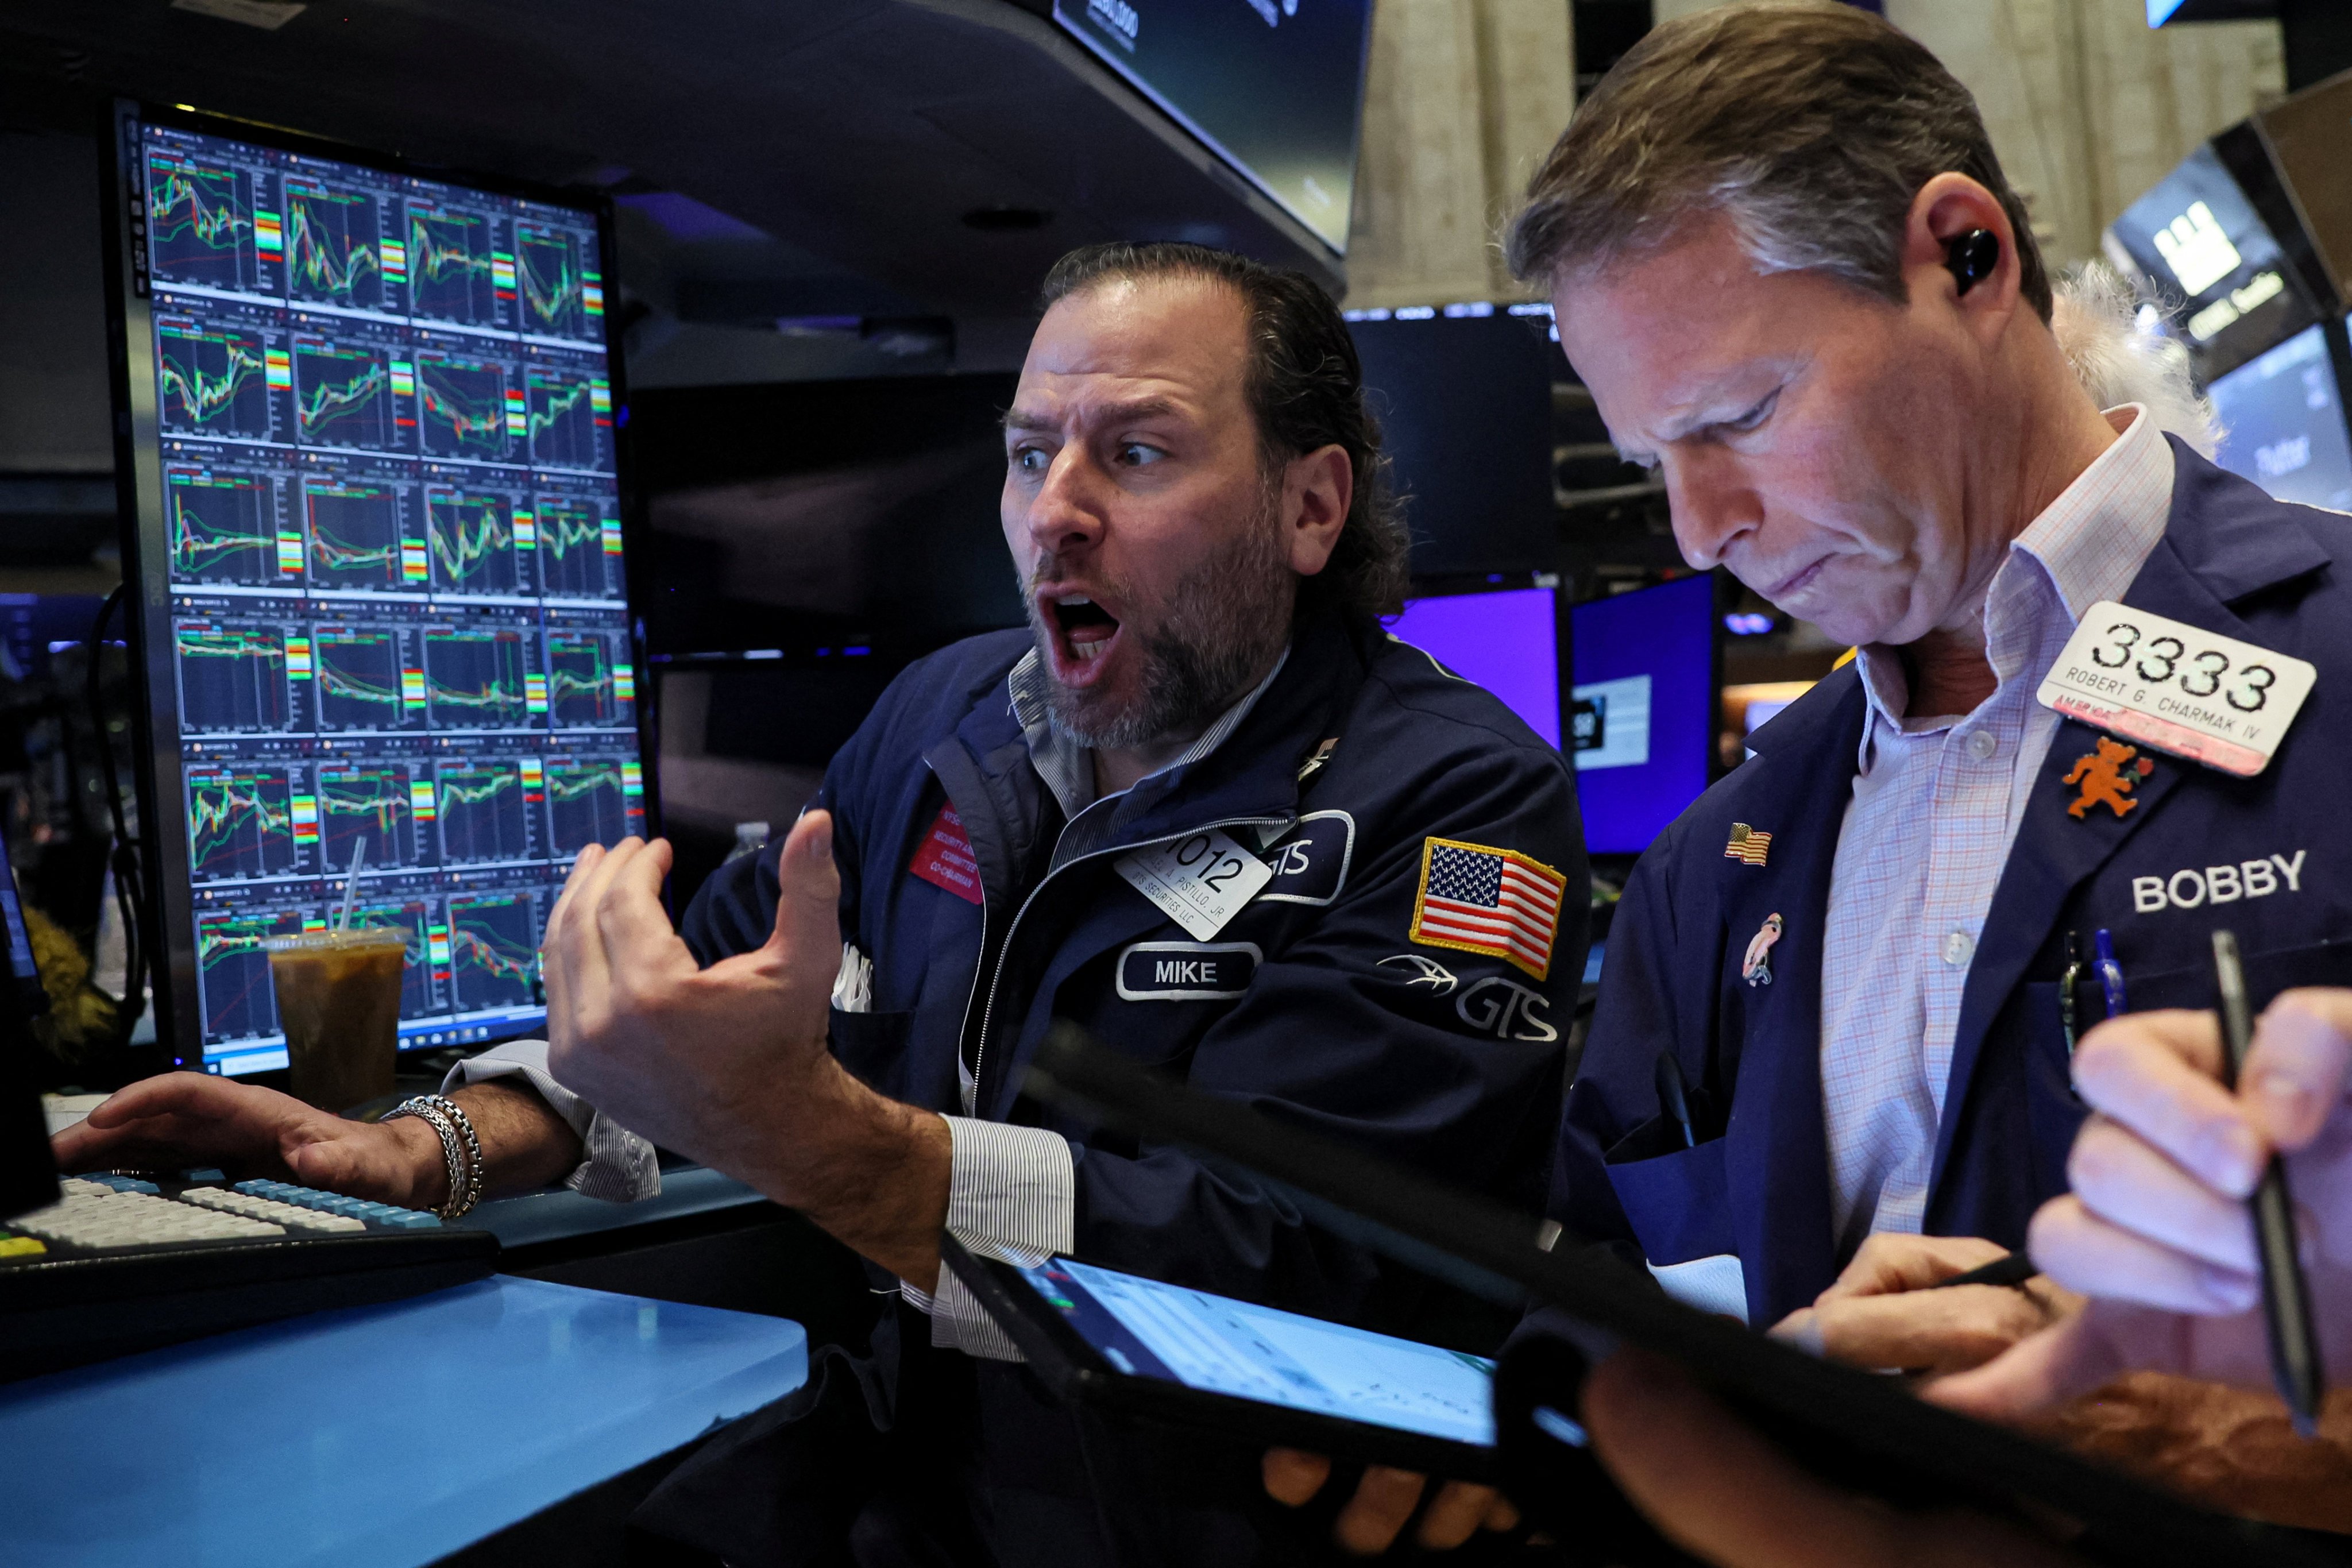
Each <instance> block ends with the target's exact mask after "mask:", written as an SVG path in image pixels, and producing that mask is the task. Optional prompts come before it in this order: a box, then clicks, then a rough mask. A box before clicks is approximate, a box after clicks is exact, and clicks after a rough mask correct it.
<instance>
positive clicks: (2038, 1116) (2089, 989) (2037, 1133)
mask: <svg viewBox="0 0 2352 1568" xmlns="http://www.w3.org/2000/svg"><path fill="white" fill-rule="evenodd" d="M2074 994H2075V998H2076V1001H2075V1014H2074V1026H2075V1031H2076V1033H2075V1038H2076V1039H2077V1041H2079V1040H2080V1039H2081V1037H2082V1036H2083V1035H2084V1034H2085V1033H2087V1032H2089V1030H2090V1027H2091V1026H2092V1025H2093V1024H2095V1023H2097V1022H2098V1021H2099V1018H2100V1016H2101V1004H2100V1001H2099V983H2098V981H2097V980H2096V979H2095V978H2094V977H2092V976H2090V975H2087V974H2086V975H2084V976H2083V977H2082V979H2081V981H2080V982H2079V983H2078V984H2076V986H2075V988H2074ZM2024 1002H2025V1027H2024V1031H2023V1033H2024V1038H2025V1124H2026V1129H2027V1133H2028V1136H2029V1137H2030V1138H2031V1140H2032V1151H2031V1157H2032V1162H2033V1184H2034V1190H2035V1191H2037V1192H2042V1193H2053V1194H2054V1193H2063V1192H2064V1191H2065V1190H2066V1157H2067V1155H2068V1154H2069V1153H2071V1152H2073V1150H2074V1134H2075V1133H2077V1132H2079V1131H2082V1128H2083V1118H2084V1115H2085V1114H2087V1112H2086V1111H2085V1110H2084V1105H2083V1102H2082V1100H2080V1099H2078V1098H2077V1097H2076V1095H2075V1093H2074V1053H2073V1052H2071V1051H2069V1050H2068V1049H2067V1048H2066V1025H2065V1015H2064V1014H2063V1012H2062V1011H2061V1010H2060V1007H2059V1005H2058V1004H2059V996H2058V982H2056V981H2054V980H2034V981H2028V982H2027V983H2026V985H2025V988H2024Z"/></svg>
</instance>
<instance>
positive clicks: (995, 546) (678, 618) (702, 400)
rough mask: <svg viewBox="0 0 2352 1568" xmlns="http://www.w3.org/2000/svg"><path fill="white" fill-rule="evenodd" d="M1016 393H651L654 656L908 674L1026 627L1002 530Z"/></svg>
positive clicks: (645, 585)
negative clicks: (723, 657) (945, 653)
mask: <svg viewBox="0 0 2352 1568" xmlns="http://www.w3.org/2000/svg"><path fill="white" fill-rule="evenodd" d="M1014 384H1015V378H1014V377H1013V376H1010V375H999V374H976V375H904V376H888V377H880V378H876V379H873V380H863V381H804V382H784V383H778V384H769V385H752V386H724V387H666V388H660V389H656V390H652V391H647V392H642V393H639V394H637V395H635V396H634V397H633V398H632V399H631V400H630V424H629V434H630V436H631V437H632V439H633V445H632V447H631V449H630V450H631V456H632V458H633V459H634V462H633V468H632V471H631V480H632V485H633V488H634V489H635V490H636V492H637V493H638V494H640V495H642V496H643V497H645V502H646V522H647V525H648V526H647V529H646V553H645V554H644V555H642V556H640V558H639V562H638V564H639V566H640V567H641V568H643V569H644V570H643V571H642V573H641V578H640V584H639V598H640V605H641V608H642V609H643V610H644V613H645V617H646V646H647V647H648V648H649V649H650V650H651V652H652V653H653V655H654V656H655V657H656V658H665V659H667V658H679V657H684V656H689V655H696V654H712V653H744V652H752V651H768V652H774V651H777V650H781V652H782V656H783V657H786V658H791V657H793V656H794V655H796V654H798V653H803V652H807V651H809V650H811V649H813V648H815V647H845V646H848V647H866V648H869V649H872V650H875V652H874V657H876V658H881V659H884V660H886V661H889V660H896V661H897V664H903V663H904V662H905V661H906V660H907V659H908V658H913V657H915V656H916V655H918V654H921V653H926V652H929V650H930V649H932V648H935V647H941V646H943V645H944V644H947V643H950V642H953V641H954V640H956V639H957V638H959V637H969V636H971V634H972V633H974V632H980V631H987V630H991V629H993V628H995V627H998V626H1019V625H1021V624H1022V621H1023V619H1024V616H1025V614H1026V612H1025V611H1024V608H1023V605H1022V598H1021V590H1020V586H1019V584H1018V580H1017V578H1016V576H1015V574H1014V573H1013V561H1012V558H1011V556H1009V555H1008V554H1007V553H1006V552H1005V546H1004V530H1003V523H1002V521H1000V516H999V513H1000V506H999V502H1000V500H1001V498H1002V496H1003V489H1004V426H1003V416H1004V411H1005V409H1007V408H1008V407H1010V406H1011V405H1012V403H1013V387H1014ZM893 668H894V669H895V668H896V664H894V666H893Z"/></svg>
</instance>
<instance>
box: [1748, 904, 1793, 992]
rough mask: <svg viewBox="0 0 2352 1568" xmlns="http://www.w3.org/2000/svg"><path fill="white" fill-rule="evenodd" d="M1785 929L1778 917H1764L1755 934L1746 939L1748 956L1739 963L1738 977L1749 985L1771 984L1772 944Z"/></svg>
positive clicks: (1777, 940) (1778, 939)
mask: <svg viewBox="0 0 2352 1568" xmlns="http://www.w3.org/2000/svg"><path fill="white" fill-rule="evenodd" d="M1783 929H1785V928H1783V927H1782V925H1781V923H1780V916H1779V915H1776V914H1775V915H1766V916H1765V917H1764V923H1763V924H1762V925H1761V926H1759V928H1757V931H1756V934H1755V935H1754V936H1752V937H1749V938H1748V956H1747V957H1746V958H1744V959H1742V960H1741V961H1740V964H1739V977H1740V978H1741V979H1742V980H1745V981H1746V982H1748V984H1750V985H1769V984H1772V944H1773V943H1774V942H1779V941H1780V932H1781V931H1782V930H1783Z"/></svg>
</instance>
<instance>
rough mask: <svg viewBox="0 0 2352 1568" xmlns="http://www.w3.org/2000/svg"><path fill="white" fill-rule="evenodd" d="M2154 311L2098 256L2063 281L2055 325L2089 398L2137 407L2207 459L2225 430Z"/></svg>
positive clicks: (2184, 356)
mask: <svg viewBox="0 0 2352 1568" xmlns="http://www.w3.org/2000/svg"><path fill="white" fill-rule="evenodd" d="M2155 309H2156V308H2155V307H2154V306H2152V305H2143V304H2142V303H2141V301H2140V298H2139V295H2138V293H2137V291H2136V290H2135V289H2133V288H2132V286H2131V285H2130V284H2129V283H2128V282H2126V281H2125V279H2124V277H2123V275H2122V274H2121V273H2119V272H2117V271H2116V269H2115V268H2112V267H2109V266H2108V265H2106V263H2105V262H2102V261H2093V262H2089V263H2087V264H2085V265H2084V266H2082V267H2079V268H2074V270H2073V271H2071V272H2069V273H2067V274H2066V275H2065V276H2064V277H2063V278H2061V279H2059V282H2058V293H2057V300H2056V310H2054V311H2053V314H2052V316H2051V318H2050V330H2051V331H2052V333H2053V335H2055V336H2056V338H2057V339H2058V346H2059V348H2060V349H2061V350H2063V352H2064V353H2065V355H2066V363H2068V364H2070V365H2072V366H2074V376H2075V379H2077V380H2078V381H2080V382H2081V383H2082V384H2083V390H2084V391H2085V392H2087V393H2089V394H2090V395H2091V398H2092V401H2094V402H2095V403H2096V404H2097V405H2099V406H2100V407H2102V408H2113V407H2115V406H2116V405H2118V404H2124V403H2137V404H2140V405H2143V406H2144V407H2146V408H2147V413H2148V417H2149V418H2151V419H2153V420H2155V421H2156V427H2157V428H2158V429H2159V430H2163V431H2167V432H2168V433H2170V434H2172V435H2175V436H2178V437H2180V438H2181V439H2182V440H2183V441H2186V442H2187V443H2188V444H2189V447H2192V448H2193V449H2195V450H2196V451H2197V452H2199V453H2200V454H2202V455H2203V456H2205V457H2208V458H2210V457H2211V456H2212V455H2213V452H2214V449H2215V448H2216V447H2218V446H2219V445H2220V444H2221V428H2220V421H2219V419H2218V417H2217V416H2216V415H2215V413H2214V410H2213V401H2212V399H2210V398H2209V397H2207V396H2205V395H2203V394H2202V393H2200V392H2199V391H2198V390H2197V383H2196V379H2195V377H2194V376H2193V375H2192V374H2191V373H2190V370H2189V351H2188V350H2187V349H2186V348H2184V347H2183V346H2181V344H2180V343H2179V342H2178V341H2176V340H2174V339H2172V338H2168V337H2166V336H2165V335H2164V334H2163V333H2162V332H2161V331H2158V328H2159V326H2160V325H2161V322H2160V321H2158V320H2157V319H2156V316H2155ZM2144 311H2145V312H2146V313H2145V314H2143V312H2144Z"/></svg>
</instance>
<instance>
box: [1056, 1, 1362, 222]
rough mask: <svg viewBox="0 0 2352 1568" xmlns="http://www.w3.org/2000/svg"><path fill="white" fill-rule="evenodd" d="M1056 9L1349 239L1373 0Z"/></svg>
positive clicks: (1064, 4) (1184, 117)
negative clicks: (1357, 135) (1357, 134)
mask: <svg viewBox="0 0 2352 1568" xmlns="http://www.w3.org/2000/svg"><path fill="white" fill-rule="evenodd" d="M1054 19H1055V21H1057V22H1059V23H1060V24H1061V25H1062V26H1064V27H1065V28H1066V29H1067V30H1068V31H1069V33H1070V35H1071V36H1072V37H1075V38H1076V39H1077V40H1078V41H1079V42H1080V43H1082V44H1084V45H1086V46H1087V47H1088V48H1089V49H1092V50H1093V51H1094V52H1095V53H1096V54H1097V55H1099V56H1100V57H1102V58H1103V60H1104V61H1105V62H1106V63H1107V64H1108V65H1109V66H1110V68H1112V69H1113V70H1115V71H1117V72H1118V74H1119V75H1121V76H1123V77H1125V78H1126V79H1128V80H1129V81H1130V82H1133V83H1134V84H1135V85H1136V87H1137V88H1138V89H1140V90H1141V91H1142V92H1143V94H1144V96H1145V97H1147V98H1149V99H1150V100H1152V101H1153V102H1154V103H1157V104H1158V105H1159V106H1160V108H1161V109H1164V110H1167V111H1168V113H1169V114H1170V115H1171V116H1173V117H1174V118H1175V120H1176V121H1178V123H1180V124H1181V125H1182V126H1183V127H1184V128H1185V129H1186V130H1188V131H1190V132H1192V134H1193V135H1195V136H1198V137H1199V138H1200V139H1201V140H1202V141H1203V142H1207V143H1208V144H1209V146H1210V148H1211V150H1213V152H1215V153H1218V154H1219V155H1220V156H1222V157H1223V159H1224V160H1225V161H1226V162H1227V163H1231V164H1232V165H1233V166H1234V168H1236V169H1238V170H1240V171H1241V172H1242V174H1244V175H1246V176H1247V177H1248V178H1249V180H1250V181H1251V183H1253V184H1255V185H1256V186H1257V187H1258V188H1259V189H1260V190H1262V191H1264V192H1265V194H1266V195H1269V196H1271V197H1273V198H1274V199H1275V200H1276V202H1278V203H1280V204H1281V205H1283V206H1284V207H1285V208H1286V209H1288V211H1289V212H1290V214H1291V216H1294V217H1296V218H1297V219H1298V221H1299V222H1301V223H1303V224H1305V225H1306V226H1307V227H1308V228H1310V229H1312V230H1314V232H1315V233H1316V235H1317V236H1318V237H1320V238H1321V239H1322V240H1323V242H1324V243H1325V244H1326V245H1328V246H1329V247H1331V248H1332V249H1333V250H1334V251H1340V252H1344V251H1345V250H1346V249H1347V248H1348V219H1349V213H1350V211H1351V210H1352V208H1353V205H1354V202H1355V191H1356V129H1357V125H1358V122H1359V121H1360V120H1361V119H1362V116H1363V105H1364V60H1365V56H1366V51H1367V50H1368V49H1369V48H1370V44H1371V35H1372V5H1371V0H1307V3H1306V4H1304V5H1302V4H1300V0H1054Z"/></svg>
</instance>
